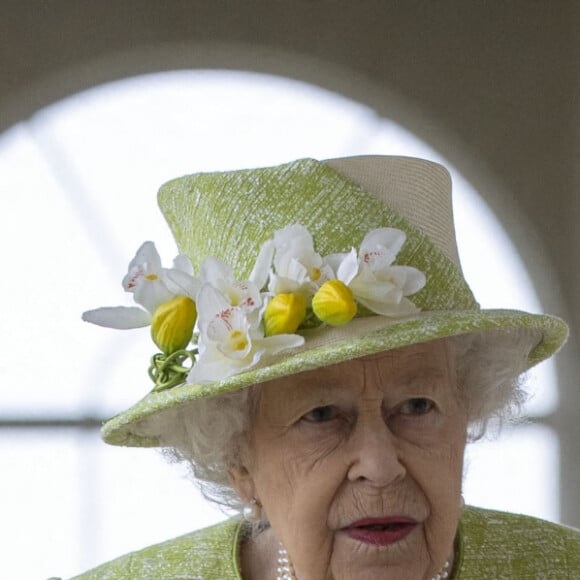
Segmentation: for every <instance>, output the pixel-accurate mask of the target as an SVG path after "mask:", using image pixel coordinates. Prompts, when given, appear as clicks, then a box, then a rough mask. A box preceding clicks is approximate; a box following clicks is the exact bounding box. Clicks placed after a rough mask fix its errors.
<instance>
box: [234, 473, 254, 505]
mask: <svg viewBox="0 0 580 580" xmlns="http://www.w3.org/2000/svg"><path fill="white" fill-rule="evenodd" d="M228 479H229V481H230V485H231V486H232V487H233V488H234V490H235V491H236V493H237V494H238V496H239V498H240V499H241V500H242V501H243V502H244V503H245V504H249V503H251V501H252V500H253V499H256V490H255V486H254V479H253V477H252V475H251V474H250V472H249V471H248V468H247V467H245V466H244V465H239V466H238V467H231V468H230V469H228Z"/></svg>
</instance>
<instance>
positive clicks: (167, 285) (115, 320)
mask: <svg viewBox="0 0 580 580" xmlns="http://www.w3.org/2000/svg"><path fill="white" fill-rule="evenodd" d="M199 286H200V283H199V280H197V279H196V278H195V277H194V276H193V267H192V265H191V262H190V261H189V258H187V256H184V255H182V254H180V255H178V256H177V257H176V258H175V260H174V262H173V268H163V267H162V266H161V258H160V257H159V254H158V252H157V249H156V248H155V244H154V243H153V242H145V243H144V244H143V245H142V246H141V247H140V248H139V249H138V250H137V253H136V254H135V257H134V258H133V259H132V260H131V262H130V263H129V268H128V271H127V274H126V275H125V277H124V278H123V288H124V289H125V290H126V291H127V292H130V293H132V294H133V299H134V300H135V302H136V303H137V304H139V305H140V306H142V307H143V308H139V307H137V306H112V307H104V308H97V309H95V310H88V311H87V312H84V313H83V316H82V318H83V320H85V321H86V322H92V323H93V324H98V325H99V326H105V327H108V328H117V329H127V328H140V327H143V326H148V325H149V324H151V318H152V316H153V314H154V313H155V310H157V308H158V307H159V306H161V304H164V303H166V302H169V301H170V300H172V299H173V298H175V297H176V296H188V297H189V298H191V299H192V300H195V297H196V294H197V291H198V289H199Z"/></svg>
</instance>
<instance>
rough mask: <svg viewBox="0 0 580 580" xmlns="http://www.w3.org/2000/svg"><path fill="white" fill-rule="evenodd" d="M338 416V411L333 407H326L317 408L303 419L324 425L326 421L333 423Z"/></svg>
mask: <svg viewBox="0 0 580 580" xmlns="http://www.w3.org/2000/svg"><path fill="white" fill-rule="evenodd" d="M337 414H338V409H337V408H336V407H334V406H332V405H326V406H324V407H315V408H314V409H312V410H311V411H308V413H306V414H305V415H304V416H303V417H302V418H303V419H304V420H305V421H309V422H310V423H324V422H326V421H332V419H335V418H336V416H337Z"/></svg>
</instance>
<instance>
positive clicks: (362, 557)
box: [331, 523, 429, 580]
mask: <svg viewBox="0 0 580 580" xmlns="http://www.w3.org/2000/svg"><path fill="white" fill-rule="evenodd" d="M421 529H422V525H421V524H420V523H405V524H400V525H398V526H391V527H388V528H387V527H385V529H381V528H378V527H369V528H365V527H355V528H352V527H351V528H345V529H342V530H339V531H338V532H337V533H336V536H335V542H334V549H333V556H332V563H331V567H332V571H333V574H332V578H333V579H335V580H339V579H341V580H343V579H344V580H346V579H354V578H356V579H357V580H379V579H381V580H382V579H387V578H396V579H397V580H405V579H407V578H408V579H415V580H416V579H417V578H422V577H423V576H424V575H425V573H426V572H427V569H428V567H429V561H428V559H427V558H426V556H427V551H426V550H425V546H424V545H423V535H422V533H421ZM422 556H423V557H422Z"/></svg>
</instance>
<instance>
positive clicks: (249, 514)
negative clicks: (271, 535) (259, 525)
mask: <svg viewBox="0 0 580 580" xmlns="http://www.w3.org/2000/svg"><path fill="white" fill-rule="evenodd" d="M242 515H243V517H244V519H245V520H246V521H247V522H258V521H260V519H261V517H262V504H261V503H260V502H259V501H258V500H257V499H256V498H255V497H253V498H252V499H251V500H250V503H248V504H245V505H244V507H243V509H242Z"/></svg>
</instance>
